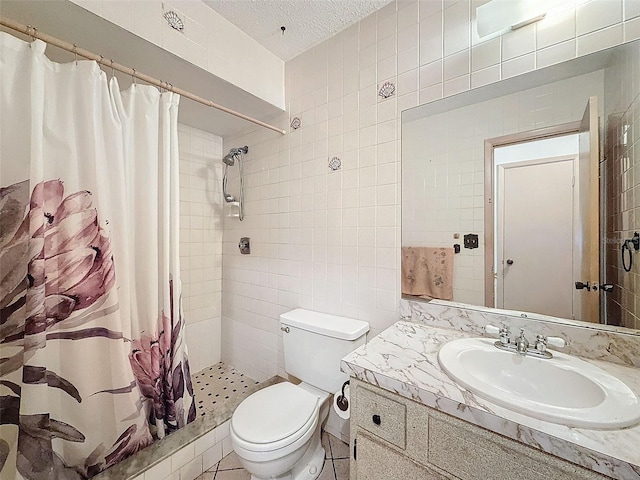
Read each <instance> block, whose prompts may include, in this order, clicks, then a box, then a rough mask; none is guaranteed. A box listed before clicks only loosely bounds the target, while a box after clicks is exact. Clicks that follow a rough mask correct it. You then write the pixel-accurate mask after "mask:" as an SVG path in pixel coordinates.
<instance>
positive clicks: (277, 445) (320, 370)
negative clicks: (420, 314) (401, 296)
mask: <svg viewBox="0 0 640 480" xmlns="http://www.w3.org/2000/svg"><path fill="white" fill-rule="evenodd" d="M280 323H281V330H282V332H283V346H284V360H285V370H286V371H287V373H289V374H290V375H293V376H295V377H297V378H299V379H300V380H301V381H302V383H300V384H298V385H294V384H293V383H290V382H283V383H278V384H275V385H271V386H270V387H267V388H264V389H262V390H259V391H257V392H255V393H254V394H252V395H250V396H249V397H247V398H246V399H245V400H244V401H243V402H242V403H241V404H240V405H238V408H236V410H235V412H233V416H232V417H231V425H230V435H231V445H232V446H233V449H234V450H235V452H236V454H237V455H238V458H239V459H240V463H241V464H242V466H243V467H244V468H245V469H246V470H247V471H248V472H249V473H251V480H315V479H316V478H318V476H319V475H320V472H321V471H322V467H323V465H324V458H325V451H324V448H323V447H322V443H321V442H320V433H321V428H322V424H323V423H324V420H325V419H326V418H327V416H328V414H329V406H330V402H329V397H330V392H335V391H336V390H338V389H339V388H340V386H341V385H342V383H343V382H345V381H346V380H347V379H348V378H349V377H348V376H347V375H345V374H343V373H341V372H340V359H341V358H342V357H344V356H345V355H347V354H348V353H350V352H352V351H353V350H355V349H356V348H358V347H359V346H360V345H363V344H364V340H365V335H366V333H367V331H368V330H369V324H368V323H366V322H362V321H359V320H354V319H350V318H344V317H338V316H335V315H327V314H323V313H317V312H311V311H309V310H303V309H296V310H293V311H291V312H287V313H285V314H282V315H281V316H280Z"/></svg>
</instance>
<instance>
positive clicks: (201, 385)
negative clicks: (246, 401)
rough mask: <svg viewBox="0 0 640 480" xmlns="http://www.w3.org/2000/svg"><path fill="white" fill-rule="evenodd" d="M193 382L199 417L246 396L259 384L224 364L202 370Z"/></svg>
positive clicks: (195, 375)
mask: <svg viewBox="0 0 640 480" xmlns="http://www.w3.org/2000/svg"><path fill="white" fill-rule="evenodd" d="M192 380H193V390H194V393H195V395H196V404H197V406H198V416H201V417H203V416H204V415H205V414H206V413H207V412H210V411H213V410H214V409H215V408H219V407H220V406H221V405H224V404H225V403H227V402H228V400H229V398H234V397H240V396H244V395H245V394H246V393H247V390H248V389H249V387H250V386H251V385H257V384H258V382H256V381H255V380H253V379H251V378H249V377H247V376H246V375H245V374H244V373H240V372H239V371H238V370H236V369H234V368H233V367H230V366H229V365H226V364H224V363H222V362H220V363H216V364H215V365H212V366H211V367H207V368H205V369H203V370H200V371H199V372H197V373H196V374H194V375H193V376H192Z"/></svg>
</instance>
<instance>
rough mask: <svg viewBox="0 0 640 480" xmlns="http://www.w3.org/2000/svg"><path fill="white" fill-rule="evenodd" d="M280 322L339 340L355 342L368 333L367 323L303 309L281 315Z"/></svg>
mask: <svg viewBox="0 0 640 480" xmlns="http://www.w3.org/2000/svg"><path fill="white" fill-rule="evenodd" d="M280 322H281V323H282V324H284V325H289V326H291V327H297V328H300V329H301V330H306V331H308V332H314V333H318V334H320V335H326V336H328V337H333V338H339V339H341V340H356V339H358V338H360V337H361V336H362V335H364V334H365V333H367V332H368V331H369V323H367V322H363V321H362V320H355V319H353V318H347V317H339V316H337V315H329V314H328V313H320V312H312V311H311V310H305V309H303V308H296V309H295V310H291V311H290V312H287V313H283V314H282V315H280Z"/></svg>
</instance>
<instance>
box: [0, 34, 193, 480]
mask: <svg viewBox="0 0 640 480" xmlns="http://www.w3.org/2000/svg"><path fill="white" fill-rule="evenodd" d="M44 51H45V44H44V43H43V42H40V41H34V42H32V43H27V42H23V41H21V40H19V39H17V38H15V37H13V36H10V35H8V34H5V33H0V479H2V480H5V479H14V478H18V479H20V478H24V479H33V480H44V479H47V480H49V479H81V478H88V477H91V476H93V475H95V474H97V473H98V472H100V471H102V470H104V469H106V468H108V467H110V466H112V465H114V464H116V463H118V462H119V461H121V460H123V459H124V458H126V457H127V456H129V455H131V454H133V453H135V452H136V451H138V450H139V449H141V448H143V447H145V446H147V445H149V444H150V443H152V442H153V441H154V439H156V438H161V437H163V436H164V435H165V434H167V433H170V432H171V431H172V430H175V429H177V428H180V427H181V426H183V425H185V424H186V423H188V422H190V421H191V420H193V419H195V416H196V408H195V402H194V397H193V389H192V386H191V376H190V373H189V364H188V360H187V349H186V345H185V341H184V322H183V317H182V311H181V306H180V288H181V287H180V265H179V252H178V153H177V110H178V100H179V97H178V96H177V95H174V94H172V93H169V92H165V93H160V92H159V91H158V90H157V89H156V88H154V87H150V86H141V85H135V84H134V85H132V87H131V88H129V89H128V90H127V91H125V92H120V90H119V88H118V84H117V81H116V79H115V78H111V79H110V80H109V79H107V76H106V74H105V73H104V72H102V71H101V70H100V68H99V67H98V65H97V64H96V63H95V62H89V61H80V62H71V63H68V64H57V63H54V62H51V61H49V60H48V59H47V58H46V57H45V55H44Z"/></svg>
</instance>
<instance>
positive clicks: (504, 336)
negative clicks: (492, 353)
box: [484, 324, 567, 358]
mask: <svg viewBox="0 0 640 480" xmlns="http://www.w3.org/2000/svg"><path fill="white" fill-rule="evenodd" d="M484 329H485V331H486V332H487V333H489V334H491V335H499V336H500V340H498V341H497V342H495V343H494V345H495V346H496V348H499V349H500V350H506V351H508V352H513V353H517V354H518V355H522V356H524V355H531V356H534V357H538V358H552V357H553V355H552V354H551V352H550V351H548V350H547V345H553V346H554V347H559V348H562V347H564V346H566V344H567V343H566V342H565V341H564V339H562V338H560V337H545V336H543V335H537V336H536V343H535V344H534V346H533V347H530V346H529V345H530V344H529V340H527V337H526V336H525V335H524V328H521V329H520V335H519V336H518V338H516V340H515V341H514V342H512V341H511V331H510V330H509V327H507V326H506V325H504V324H503V325H502V327H501V328H498V327H494V326H493V325H486V326H485V327H484Z"/></svg>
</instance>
